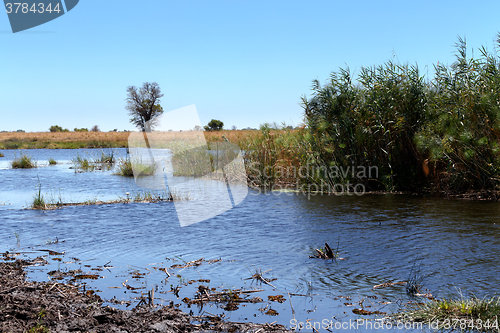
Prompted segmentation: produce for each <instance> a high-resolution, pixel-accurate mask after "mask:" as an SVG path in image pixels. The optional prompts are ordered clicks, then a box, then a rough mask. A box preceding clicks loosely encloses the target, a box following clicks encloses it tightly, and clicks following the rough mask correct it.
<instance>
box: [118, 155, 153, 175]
mask: <svg viewBox="0 0 500 333" xmlns="http://www.w3.org/2000/svg"><path fill="white" fill-rule="evenodd" d="M134 170H135V172H136V174H137V177H147V176H152V175H154V173H155V170H156V163H153V164H146V163H143V162H141V161H133V162H132V161H131V160H130V159H121V160H120V162H119V164H118V170H117V172H116V174H117V175H119V176H123V177H134Z"/></svg>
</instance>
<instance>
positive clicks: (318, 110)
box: [239, 34, 500, 199]
mask: <svg viewBox="0 0 500 333" xmlns="http://www.w3.org/2000/svg"><path fill="white" fill-rule="evenodd" d="M497 42H498V46H500V34H499V37H498V41H497ZM456 48H457V52H456V62H455V63H454V64H452V65H451V66H449V67H448V66H444V65H441V64H438V65H436V66H435V70H436V74H435V76H434V78H424V75H423V74H422V73H421V72H420V70H419V68H418V66H417V65H414V66H410V65H402V64H396V63H394V62H392V61H388V62H386V63H384V64H382V65H379V66H373V67H363V68H361V70H360V71H359V73H358V74H357V75H355V74H353V73H352V72H351V71H350V70H349V68H343V69H340V70H338V71H337V72H333V73H332V74H331V75H330V79H329V80H328V82H327V83H326V84H325V85H322V84H320V82H318V81H313V89H312V96H310V97H303V98H302V107H303V109H304V116H305V119H304V121H305V126H304V128H303V129H300V130H292V131H290V130H287V129H286V127H284V126H283V127H279V126H270V125H266V124H265V125H263V126H261V129H260V131H254V133H253V135H252V136H251V137H247V138H245V139H242V140H240V141H239V145H240V147H241V148H242V149H243V150H244V151H245V160H246V165H247V173H248V176H249V180H250V181H251V182H252V183H254V184H255V185H256V186H261V187H267V188H273V186H274V185H275V184H276V183H280V182H289V183H296V184H299V185H300V184H306V185H311V184H313V185H315V186H316V187H314V188H316V189H317V188H321V189H323V188H326V189H327V191H328V190H331V189H332V188H334V187H335V185H337V184H344V185H345V184H351V186H352V184H362V185H363V186H364V188H365V189H366V191H386V192H396V191H397V192H400V191H407V192H427V191H431V192H438V193H446V194H448V193H467V192H474V191H491V192H487V193H490V194H491V198H494V199H498V194H499V193H500V188H499V186H500V183H499V182H500V148H499V147H500V58H499V57H498V55H497V54H494V53H489V52H488V51H487V50H486V49H485V48H481V49H480V56H479V57H478V58H473V57H470V56H469V55H468V54H469V53H470V52H469V50H468V49H467V45H466V43H465V40H463V39H460V38H459V40H458V42H457V44H456ZM300 168H302V172H301V173H300V174H298V172H297V171H298V170H300ZM371 168H374V170H375V171H376V172H373V174H372V173H367V172H366V171H367V170H370V171H371ZM289 171H295V172H291V173H290V172H289Z"/></svg>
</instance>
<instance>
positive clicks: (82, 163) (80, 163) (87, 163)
mask: <svg viewBox="0 0 500 333" xmlns="http://www.w3.org/2000/svg"><path fill="white" fill-rule="evenodd" d="M73 164H74V165H75V167H76V168H77V169H80V170H82V171H94V169H95V165H94V164H93V163H92V161H91V160H89V159H88V158H82V157H81V156H80V155H78V156H77V157H76V158H75V159H73Z"/></svg>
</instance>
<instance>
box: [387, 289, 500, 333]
mask: <svg viewBox="0 0 500 333" xmlns="http://www.w3.org/2000/svg"><path fill="white" fill-rule="evenodd" d="M499 315H500V296H493V297H491V298H486V297H485V298H478V297H476V296H471V297H470V298H464V297H463V296H462V295H460V298H459V299H443V300H432V301H430V302H427V303H425V304H421V303H420V304H419V305H414V306H413V308H409V309H408V311H406V312H403V313H398V314H396V319H399V320H401V319H403V320H404V321H407V322H410V321H411V322H431V323H433V325H438V326H439V327H433V328H435V329H438V330H441V329H449V328H450V327H448V326H450V325H453V323H455V324H457V327H456V328H458V327H460V328H461V329H463V330H467V329H468V330H473V328H474V329H475V330H479V331H490V330H491V331H493V330H494V331H498V316H499ZM447 327H448V328H447Z"/></svg>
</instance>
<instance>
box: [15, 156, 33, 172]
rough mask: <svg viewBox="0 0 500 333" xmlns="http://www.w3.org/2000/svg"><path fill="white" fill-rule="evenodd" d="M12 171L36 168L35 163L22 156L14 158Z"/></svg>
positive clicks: (28, 157) (29, 158)
mask: <svg viewBox="0 0 500 333" xmlns="http://www.w3.org/2000/svg"><path fill="white" fill-rule="evenodd" d="M11 165H12V169H31V168H36V162H34V161H33V160H32V159H31V157H30V156H28V155H26V154H23V155H21V157H19V158H16V159H14V160H13V161H12V163H11Z"/></svg>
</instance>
